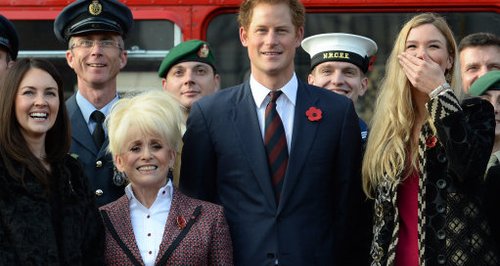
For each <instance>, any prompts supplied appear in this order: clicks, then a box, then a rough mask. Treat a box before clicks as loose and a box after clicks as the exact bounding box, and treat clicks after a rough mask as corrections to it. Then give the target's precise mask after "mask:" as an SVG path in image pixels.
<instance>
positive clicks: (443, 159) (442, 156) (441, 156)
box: [437, 153, 448, 163]
mask: <svg viewBox="0 0 500 266" xmlns="http://www.w3.org/2000/svg"><path fill="white" fill-rule="evenodd" d="M437 160H438V161H439V162H440V163H445V162H446V161H447V160H448V159H446V155H445V154H444V153H440V154H438V155H437Z"/></svg>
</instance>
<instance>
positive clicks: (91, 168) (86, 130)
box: [54, 0, 133, 206]
mask: <svg viewBox="0 0 500 266" xmlns="http://www.w3.org/2000/svg"><path fill="white" fill-rule="evenodd" d="M132 23H133V18H132V13H131V11H130V9H129V8H128V7H127V6H125V5H124V4H122V3H120V2H119V1H111V0H94V1H76V2H73V3H72V4H70V5H68V6H67V7H65V8H64V9H63V10H62V12H61V13H60V14H59V15H58V16H57V18H56V20H55V22H54V33H55V35H56V37H57V39H59V40H60V41H61V42H64V43H66V44H68V51H67V52H66V61H67V62H68V65H69V66H70V67H71V68H72V69H73V70H74V71H75V73H76V75H77V86H78V91H77V92H76V93H75V94H74V95H73V96H71V98H69V99H68V100H67V101H66V106H67V108H68V115H69V118H70V120H71V128H72V130H71V132H72V143H71V149H70V152H71V154H73V155H74V156H75V157H78V159H79V160H80V161H81V162H82V164H83V167H84V170H85V174H86V175H87V177H88V178H89V179H90V186H91V188H92V189H93V191H94V192H95V195H96V197H97V199H96V201H97V204H98V205H99V206H102V205H104V204H106V203H109V202H112V201H114V200H116V199H118V198H119V197H120V196H121V195H123V193H124V183H125V182H124V181H125V180H124V178H123V176H121V175H120V174H119V173H118V172H116V171H114V166H113V160H112V158H111V156H110V155H109V153H107V150H106V147H107V144H108V140H107V136H106V133H105V131H104V129H103V127H102V121H103V120H104V118H105V116H106V115H107V114H108V112H109V110H110V108H111V106H112V105H113V104H114V103H115V102H116V101H117V100H118V94H117V89H116V77H117V75H118V73H119V72H120V70H121V69H122V68H123V67H125V65H126V64H127V51H126V50H125V47H124V42H123V38H124V36H126V35H127V32H128V30H129V29H130V28H131V26H132Z"/></svg>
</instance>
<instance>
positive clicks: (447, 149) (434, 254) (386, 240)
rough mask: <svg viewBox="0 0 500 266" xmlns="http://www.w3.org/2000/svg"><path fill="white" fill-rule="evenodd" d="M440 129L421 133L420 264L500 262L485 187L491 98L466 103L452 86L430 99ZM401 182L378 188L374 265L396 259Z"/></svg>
mask: <svg viewBox="0 0 500 266" xmlns="http://www.w3.org/2000/svg"><path fill="white" fill-rule="evenodd" d="M426 107H427V109H428V112H429V114H430V116H431V117H432V121H434V126H435V128H436V130H437V135H436V136H434V135H433V134H432V131H431V130H430V125H429V124H426V125H424V127H423V129H422V131H421V133H420V138H419V158H418V162H419V194H418V248H419V257H420V265H470V266H473V265H500V256H499V253H498V249H497V244H496V242H495V241H494V240H493V237H492V235H491V226H498V225H490V223H489V222H488V219H487V218H486V214H485V211H484V202H483V200H482V199H481V198H482V196H481V189H482V187H483V186H484V171H485V169H486V164H487V162H488V159H489V152H488V151H491V149H492V146H493V138H494V128H495V121H494V116H493V109H492V107H491V104H489V103H488V102H486V101H484V100H481V99H479V98H473V99H468V100H465V101H464V103H463V104H462V106H460V105H459V102H458V100H457V98H456V97H455V95H454V94H453V93H452V92H451V91H448V92H446V93H445V94H443V95H439V96H438V97H437V98H434V99H431V100H430V101H429V102H428V103H427V106H426ZM397 199H398V185H394V184H390V183H389V182H382V183H381V184H379V186H378V187H377V188H376V198H375V214H374V229H373V233H374V239H373V242H372V247H371V254H370V255H371V257H372V264H371V265H394V259H395V252H396V245H397V242H398V230H399V213H398V209H397Z"/></svg>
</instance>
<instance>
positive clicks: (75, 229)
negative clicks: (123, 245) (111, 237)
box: [0, 155, 104, 265]
mask: <svg viewBox="0 0 500 266" xmlns="http://www.w3.org/2000/svg"><path fill="white" fill-rule="evenodd" d="M52 171H53V172H52V176H51V177H50V178H51V181H52V182H53V185H52V187H51V190H52V193H51V196H47V195H46V192H45V190H44V188H43V187H42V185H41V184H40V183H39V182H38V181H37V180H36V179H35V178H34V176H33V175H31V174H30V173H27V174H26V177H25V179H24V185H23V184H21V182H20V181H19V180H17V179H14V178H13V177H11V176H10V175H9V174H8V172H7V170H6V169H5V167H4V163H3V161H0V183H1V184H2V185H1V186H0V265H103V262H104V261H103V249H104V228H103V225H102V222H101V219H100V216H99V212H98V209H97V206H96V205H95V202H94V196H93V195H92V193H91V191H90V190H89V188H88V183H87V179H86V178H85V177H84V176H83V170H82V169H81V166H80V164H79V163H78V162H77V161H76V160H75V159H73V158H71V157H70V156H69V155H68V156H66V158H64V159H63V160H62V162H60V163H58V164H56V165H52Z"/></svg>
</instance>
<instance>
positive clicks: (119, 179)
mask: <svg viewBox="0 0 500 266" xmlns="http://www.w3.org/2000/svg"><path fill="white" fill-rule="evenodd" d="M127 179H128V178H127V174H125V173H124V172H120V171H118V169H116V166H113V184H115V185H116V186H122V185H123V184H125V181H126V180H127Z"/></svg>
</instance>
